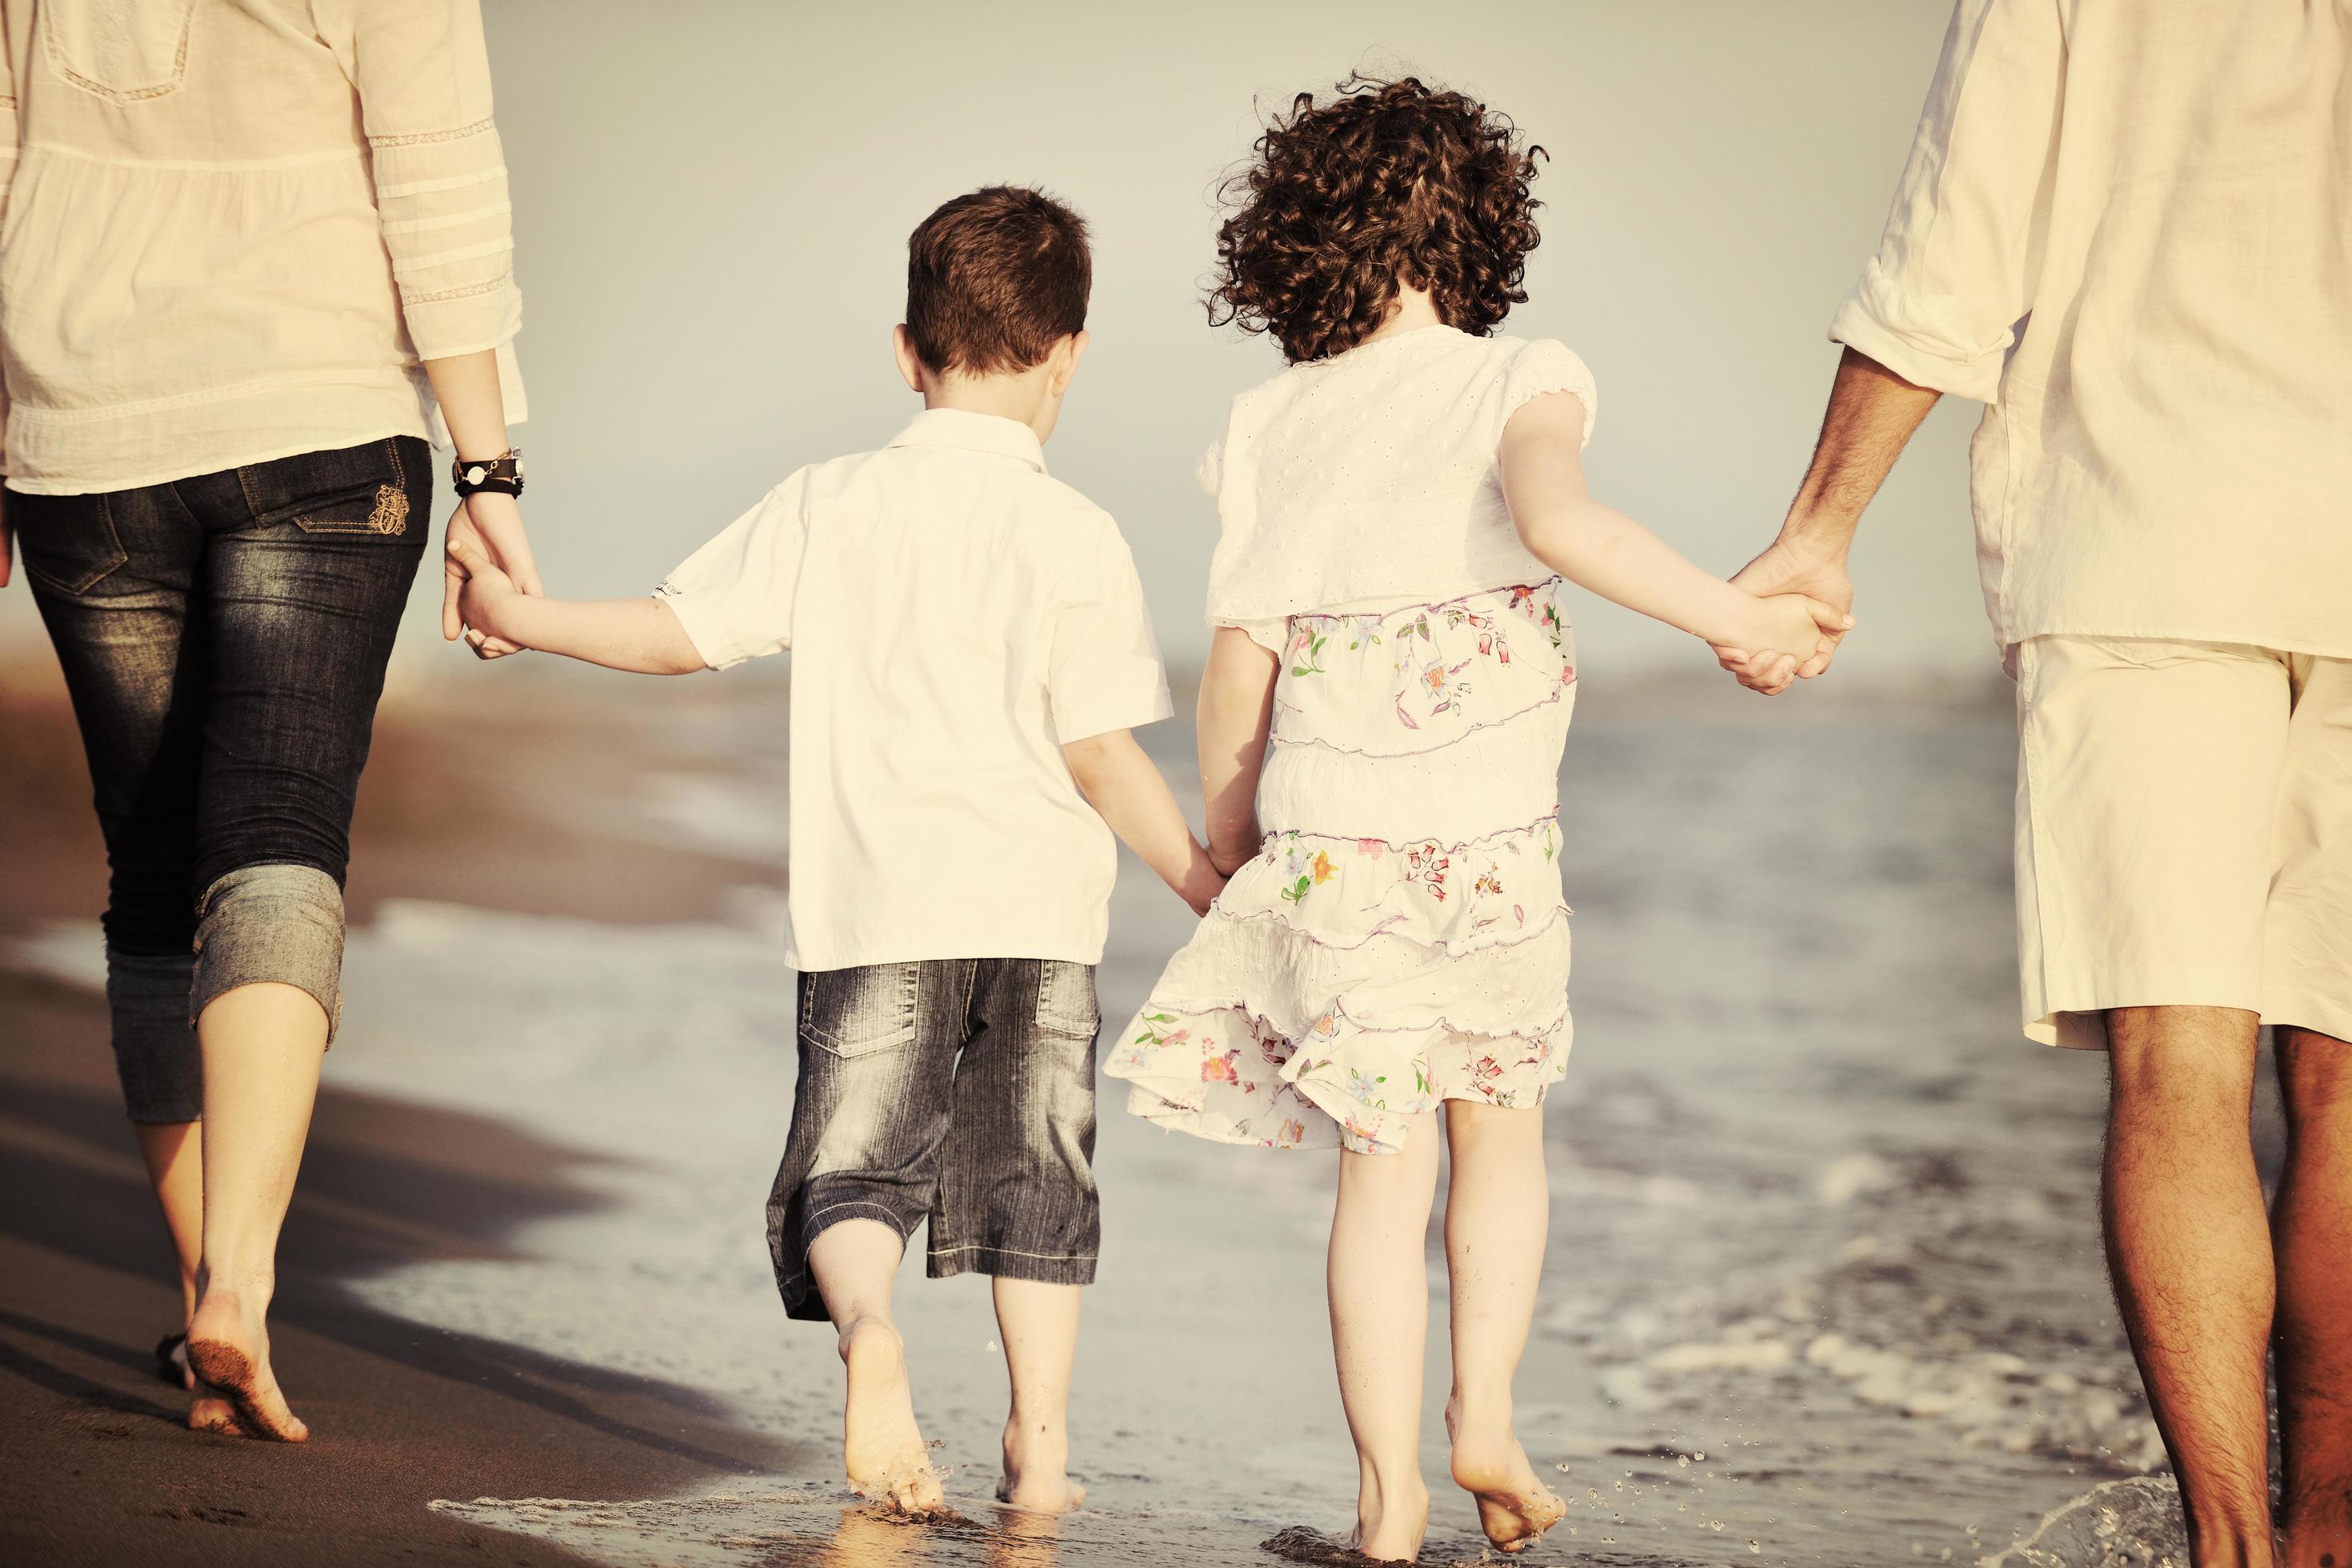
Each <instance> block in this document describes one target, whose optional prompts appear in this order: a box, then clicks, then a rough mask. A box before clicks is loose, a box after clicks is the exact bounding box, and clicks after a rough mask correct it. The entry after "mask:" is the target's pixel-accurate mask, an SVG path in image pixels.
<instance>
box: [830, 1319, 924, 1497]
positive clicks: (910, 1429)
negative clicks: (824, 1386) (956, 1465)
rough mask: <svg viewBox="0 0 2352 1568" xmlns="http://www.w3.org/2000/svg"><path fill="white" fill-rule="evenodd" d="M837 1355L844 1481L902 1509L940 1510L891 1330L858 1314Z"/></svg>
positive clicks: (903, 1360)
mask: <svg viewBox="0 0 2352 1568" xmlns="http://www.w3.org/2000/svg"><path fill="white" fill-rule="evenodd" d="M841 1362H842V1364H843V1365H844V1366H845V1367H847V1368H848V1369H849V1397H848V1398H847V1400H846V1401H845V1402H844V1408H843V1421H842V1445H841V1447H842V1456H843V1458H844V1459H845V1462H846V1465H847V1468H848V1471H849V1484H850V1486H851V1488H852V1489H855V1490H856V1492H857V1494H858V1495H859V1496H861V1497H866V1498H871V1499H873V1500H875V1501H876V1502H887V1503H888V1504H889V1505H890V1506H891V1507H892V1508H895V1509H897V1510H899V1511H900V1512H902V1513H913V1514H929V1513H937V1512H939V1511H940V1510H943V1509H944V1508H945V1507H946V1506H947V1499H946V1497H945V1496H944V1495H943V1494H942V1493H941V1492H940V1479H939V1477H938V1476H937V1475H936V1474H934V1473H933V1472H932V1470H931V1450H930V1447H929V1445H928V1444H926V1443H925V1442H924V1441H923V1433H922V1429H921V1428H920V1427H919V1426H916V1425H915V1395H914V1391H913V1390H912V1389H911V1388H909V1387H908V1384H907V1354H906V1346H905V1344H904V1342H902V1341H900V1339H899V1338H898V1330H896V1329H894V1328H892V1327H891V1326H890V1325H889V1324H887V1323H886V1322H883V1321H881V1320H879V1319H877V1318H860V1319H858V1320H857V1321H855V1322H853V1323H851V1324H850V1325H849V1326H848V1327H847V1328H845V1329H844V1330H842V1331H841Z"/></svg>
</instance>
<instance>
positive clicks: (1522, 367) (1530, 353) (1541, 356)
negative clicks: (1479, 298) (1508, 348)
mask: <svg viewBox="0 0 2352 1568" xmlns="http://www.w3.org/2000/svg"><path fill="white" fill-rule="evenodd" d="M1549 392H1572V393H1574V394H1576V400H1577V401H1578V402H1579V403H1581V404H1582V405H1584V441H1583V443H1581V444H1582V445H1590V444H1591V440H1592V425H1593V421H1595V420H1596V419H1598V418H1599V417H1600V416H1601V394H1600V391H1599V389H1598V388H1597V387H1595V386H1594V384H1593V382H1592V372H1591V369H1590V368H1589V367H1588V366H1587V365H1586V364H1585V363H1584V362H1583V361H1582V360H1581V359H1580V358H1578V357H1577V355H1576V352H1575V351H1574V350H1572V349H1570V347H1569V346H1568V345H1567V344H1566V343H1563V342H1559V341H1558V340H1557V339H1554V338H1538V339H1537V340H1536V341H1534V342H1527V343H1522V344H1520V345H1519V347H1518V351H1517V353H1514V354H1513V355H1512V356H1511V362H1510V363H1509V364H1508V365H1507V366H1506V367H1505V369H1504V371H1503V395H1502V398H1501V400H1500V402H1501V417H1500V418H1499V419H1498V420H1497V421H1496V425H1495V445H1496V446H1497V447H1499V446H1501V445H1502V441H1503V427H1504V426H1506V425H1508V424H1509V423H1510V422H1511V416H1512V415H1514V414H1517V412H1518V411H1519V410H1520V408H1522V407H1523V406H1525V405H1527V403H1528V401H1529V400H1531V399H1533V398H1538V397H1541V396H1542V395H1545V394H1546V393H1549Z"/></svg>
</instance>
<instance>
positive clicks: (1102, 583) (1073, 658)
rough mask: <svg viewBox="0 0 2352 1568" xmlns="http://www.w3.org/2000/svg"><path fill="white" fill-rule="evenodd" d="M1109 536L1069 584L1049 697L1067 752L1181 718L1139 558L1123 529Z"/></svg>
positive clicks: (1061, 612)
mask: <svg viewBox="0 0 2352 1568" xmlns="http://www.w3.org/2000/svg"><path fill="white" fill-rule="evenodd" d="M1104 532H1105V533H1106V534H1107V535H1108V537H1107V538H1106V539H1105V540H1104V542H1103V543H1102V545H1101V546H1100V548H1098V549H1097V551H1096V552H1095V553H1094V556H1093V559H1092V560H1091V561H1090V562H1088V563H1087V566H1086V567H1085V568H1084V570H1083V571H1082V572H1081V573H1080V574H1077V575H1076V577H1075V579H1074V580H1072V581H1071V582H1070V583H1069V584H1068V586H1067V588H1066V596H1065V598H1064V600H1063V603H1062V605H1061V608H1060V610H1059V612H1058V614H1057V615H1056V616H1055V621H1054V647H1053V666H1052V668H1051V670H1050V671H1049V673H1048V674H1047V677H1046V692H1047V700H1048V701H1049V702H1050V703H1051V704H1052V708H1053V714H1054V735H1055V739H1056V740H1058V741H1060V742H1062V743H1063V744H1064V745H1068V744H1069V743H1070V742H1073V741H1083V740H1085V739H1086V738H1087V736H1089V735H1100V734H1104V733H1107V732H1108V731H1112V730H1128V729H1132V728H1134V727H1135V726H1136V725H1139V724H1152V723H1157V722H1158V721H1160V720H1162V719H1165V718H1167V717H1168V716H1169V715H1171V713H1173V712H1175V711H1176V705H1175V704H1174V703H1173V702H1171V700H1169V696H1168V672H1167V671H1166V670H1165V669H1164V668H1161V666H1160V644H1159V641H1158V639H1157V638H1155V637H1153V636H1152V633H1151V612H1150V609H1149V608H1147V607H1146V605H1144V602H1143V579H1142V578H1141V577H1139V576H1138V575H1137V574H1136V570H1135V557H1134V556H1133V555H1131V554H1129V552H1128V548H1127V542H1126V541H1125V540H1123V539H1121V538H1119V536H1118V531H1117V530H1116V529H1113V528H1110V527H1108V525H1107V526H1106V527H1105V529H1104Z"/></svg>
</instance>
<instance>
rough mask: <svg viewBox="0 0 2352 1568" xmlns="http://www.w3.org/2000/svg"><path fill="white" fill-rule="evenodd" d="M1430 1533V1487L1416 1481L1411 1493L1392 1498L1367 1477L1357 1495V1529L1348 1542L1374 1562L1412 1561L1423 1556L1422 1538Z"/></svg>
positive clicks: (1352, 1550)
mask: <svg viewBox="0 0 2352 1568" xmlns="http://www.w3.org/2000/svg"><path fill="white" fill-rule="evenodd" d="M1428 1533H1429V1489H1428V1488H1427V1487H1425V1486H1423V1485H1422V1484H1421V1483H1420V1482H1419V1481H1418V1480H1416V1481H1414V1482H1413V1486H1412V1491H1411V1492H1410V1493H1407V1494H1405V1495H1403V1496H1400V1497H1395V1498H1391V1497H1389V1496H1387V1495H1386V1494H1384V1493H1382V1492H1380V1491H1379V1490H1377V1489H1374V1488H1373V1487H1372V1486H1371V1485H1370V1480H1369V1479H1367V1481H1366V1484H1365V1486H1364V1488H1363V1489H1362V1490H1360V1492H1358V1493H1357V1495H1356V1529H1355V1532H1354V1533H1353V1534H1351V1535H1349V1537H1348V1539H1347V1542H1346V1543H1345V1544H1346V1547H1347V1549H1348V1550H1349V1551H1350V1552H1360V1553H1361V1554H1363V1555H1364V1556H1366V1557H1369V1558H1370V1559H1371V1560H1372V1561H1373V1562H1375V1563H1411V1562H1412V1561H1414V1560H1415V1559H1417V1558H1418V1557H1420V1555H1421V1538H1422V1537H1423V1536H1424V1535H1426V1534H1428Z"/></svg>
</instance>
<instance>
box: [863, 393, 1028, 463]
mask: <svg viewBox="0 0 2352 1568" xmlns="http://www.w3.org/2000/svg"><path fill="white" fill-rule="evenodd" d="M890 445H892V446H893V447H953V448H955V449H957V450H959V451H965V452H986V453H989V454H990V455H992V456H993V457H999V458H1018V459H1019V460H1021V461H1022V462H1024V463H1026V464H1028V465H1029V466H1030V467H1031V468H1034V469H1036V470H1037V471H1038V472H1039V473H1041V474H1042V473H1044V472H1045V447H1044V445H1043V444H1042V443H1040V442H1039V441H1038V439H1037V432H1035V431H1034V430H1032V429H1031V428H1029V426H1026V425H1024V424H1023V423H1021V421H1019V420H1018V419H1007V418H1005V417H1003V416H1002V415H996V414H974V413H972V412H971V410H969V409H964V408H926V409H924V410H923V411H922V412H921V413H920V414H918V415H916V416H915V419H914V423H913V424H911V425H909V426H907V427H906V428H905V429H904V430H901V431H899V432H898V435H897V436H896V437H893V438H892V440H891V442H890Z"/></svg>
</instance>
